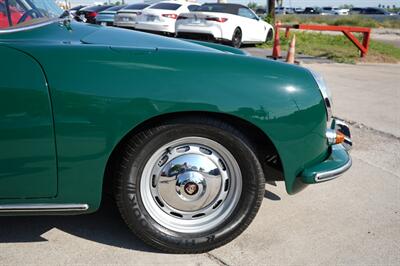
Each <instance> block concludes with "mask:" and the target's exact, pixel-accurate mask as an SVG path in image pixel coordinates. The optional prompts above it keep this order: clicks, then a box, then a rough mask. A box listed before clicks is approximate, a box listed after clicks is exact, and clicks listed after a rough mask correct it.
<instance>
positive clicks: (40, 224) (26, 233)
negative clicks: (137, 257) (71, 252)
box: [0, 198, 158, 253]
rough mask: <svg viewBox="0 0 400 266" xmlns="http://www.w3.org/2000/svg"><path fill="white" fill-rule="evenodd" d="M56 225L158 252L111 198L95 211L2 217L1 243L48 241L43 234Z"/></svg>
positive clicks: (104, 240)
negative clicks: (128, 222) (126, 220)
mask: <svg viewBox="0 0 400 266" xmlns="http://www.w3.org/2000/svg"><path fill="white" fill-rule="evenodd" d="M54 228H57V229H58V230H60V231H63V232H65V233H68V234H71V235H74V236H77V237H80V238H84V239H86V240H90V241H95V242H98V243H101V244H106V245H111V246H115V247H119V248H125V249H132V250H139V251H146V252H153V253H158V251H157V250H155V249H153V248H151V247H148V246H147V245H146V244H144V243H143V242H142V241H141V240H140V239H138V238H137V237H136V236H135V235H134V234H133V233H131V231H130V230H129V228H128V227H127V226H126V225H125V223H124V221H123V220H122V218H121V217H120V215H119V212H118V209H117V206H116V205H115V203H114V202H113V201H112V200H111V199H110V198H105V199H104V200H103V202H102V206H101V207H100V209H99V211H97V212H96V213H93V214H87V215H77V216H30V217H27V216H19V217H0V243H21V242H42V241H47V239H45V238H43V237H42V235H43V234H45V233H46V232H48V231H50V230H51V229H54Z"/></svg>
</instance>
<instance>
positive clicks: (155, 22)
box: [135, 1, 200, 36]
mask: <svg viewBox="0 0 400 266" xmlns="http://www.w3.org/2000/svg"><path fill="white" fill-rule="evenodd" d="M199 6H200V5H199V4H197V3H192V2H181V1H163V2H159V3H156V4H154V5H152V6H150V7H148V8H146V9H145V10H143V12H142V13H141V14H140V15H139V16H137V18H136V26H135V29H139V30H144V31H150V32H159V33H164V34H166V35H170V36H173V35H175V23H176V19H177V18H178V16H179V15H180V14H181V13H186V12H190V11H194V10H196V8H198V7H199Z"/></svg>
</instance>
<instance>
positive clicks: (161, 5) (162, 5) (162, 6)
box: [149, 3, 182, 10]
mask: <svg viewBox="0 0 400 266" xmlns="http://www.w3.org/2000/svg"><path fill="white" fill-rule="evenodd" d="M181 6H182V5H180V4H174V3H159V4H155V5H154V6H151V7H149V8H150V9H165V10H177V9H178V8H180V7H181Z"/></svg>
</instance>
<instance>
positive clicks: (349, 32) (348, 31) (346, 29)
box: [274, 24, 371, 57]
mask: <svg viewBox="0 0 400 266" xmlns="http://www.w3.org/2000/svg"><path fill="white" fill-rule="evenodd" d="M275 28H276V31H279V28H285V29H286V31H285V37H286V38H288V37H289V31H290V29H299V30H317V31H341V32H343V34H344V35H345V36H346V37H347V38H349V40H350V41H351V42H352V43H353V44H354V45H355V46H357V48H358V49H359V50H360V52H361V57H365V56H366V55H367V53H368V46H369V39H370V35H371V29H370V28H364V27H350V26H329V25H313V24H297V25H280V24H278V25H275ZM353 32H359V33H363V40H362V43H361V42H360V41H359V40H358V39H357V38H356V37H355V36H354V35H353ZM274 46H275V43H274Z"/></svg>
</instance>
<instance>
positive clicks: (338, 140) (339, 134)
mask: <svg viewBox="0 0 400 266" xmlns="http://www.w3.org/2000/svg"><path fill="white" fill-rule="evenodd" d="M344 139H345V136H344V134H343V133H342V132H339V131H336V142H335V143H336V144H340V143H343V142H344Z"/></svg>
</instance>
